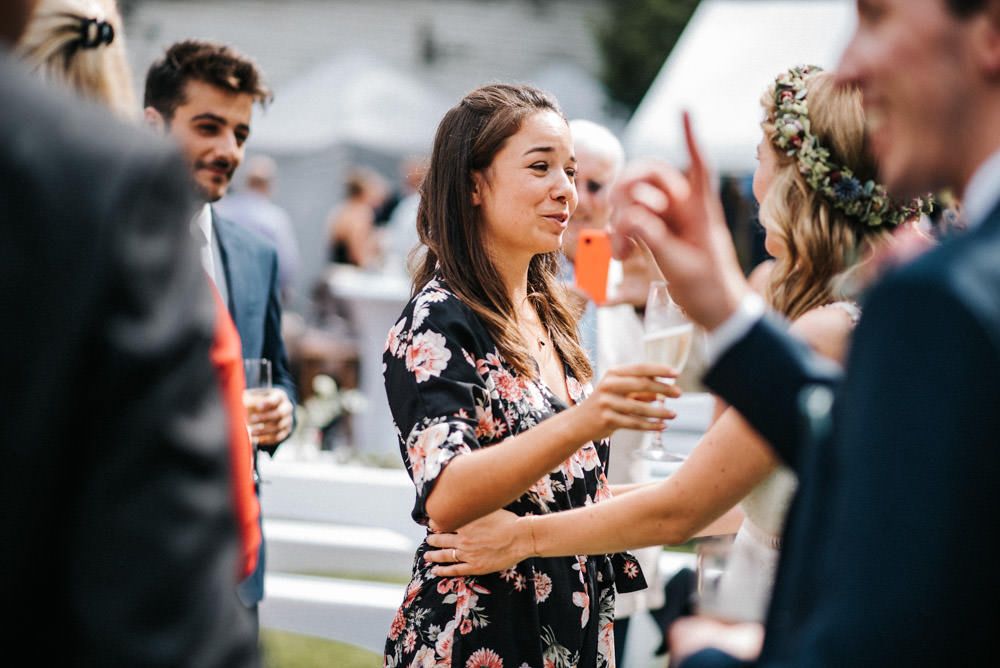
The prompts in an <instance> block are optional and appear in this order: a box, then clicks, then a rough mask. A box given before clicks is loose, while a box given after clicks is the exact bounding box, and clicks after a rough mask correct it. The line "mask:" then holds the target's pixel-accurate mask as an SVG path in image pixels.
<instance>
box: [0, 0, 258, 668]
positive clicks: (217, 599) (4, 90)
mask: <svg viewBox="0 0 1000 668" xmlns="http://www.w3.org/2000/svg"><path fill="white" fill-rule="evenodd" d="M32 5H33V3H31V2H23V1H17V0H9V1H7V2H3V3H0V100H3V104H0V201H2V202H3V203H4V204H3V206H2V209H0V210H2V213H0V254H2V255H3V261H2V262H0V305H2V309H0V310H2V312H3V315H4V317H3V319H2V321H0V342H2V345H3V349H4V350H5V351H6V353H7V355H8V358H7V361H6V365H5V368H6V371H7V372H8V373H9V374H10V378H11V379H13V378H16V379H17V382H7V383H4V384H3V387H2V389H0V402H2V405H3V406H4V410H5V414H6V415H8V416H11V419H8V420H4V421H3V425H2V426H0V436H2V438H0V449H2V454H3V458H4V466H3V472H2V473H0V503H2V505H3V507H4V508H5V515H4V526H5V530H6V531H7V532H9V536H10V537H11V539H10V540H5V541H4V542H3V547H2V548H0V571H2V573H3V579H2V584H0V598H2V600H3V601H4V603H5V604H6V605H7V606H9V608H10V610H12V611H16V614H12V615H9V618H8V619H7V620H6V621H5V623H4V627H5V630H6V632H7V633H8V635H9V637H10V638H12V639H16V642H17V643H18V644H22V643H23V646H24V647H25V648H31V651H34V652H36V653H39V654H40V655H44V661H45V662H47V663H51V664H53V665H60V666H71V665H93V666H177V667H181V666H191V665H202V666H220V667H221V666H232V667H237V666H248V665H255V664H256V661H257V659H256V648H255V645H254V642H253V635H252V626H251V622H250V619H249V615H248V614H247V611H246V610H245V609H243V607H242V606H241V605H240V604H239V603H238V602H237V601H236V599H235V597H234V595H233V582H234V573H233V570H234V565H235V564H236V563H237V549H238V541H237V535H236V528H235V527H236V523H235V519H234V516H233V509H232V497H231V494H232V488H231V485H230V483H231V478H230V469H229V467H230V449H229V446H228V442H227V437H226V425H225V414H224V412H223V410H222V406H221V404H220V401H219V391H218V386H217V378H216V376H215V374H214V373H213V370H212V367H211V366H210V364H209V362H208V355H209V347H210V345H211V341H212V334H213V308H212V301H211V296H210V294H209V289H208V286H207V285H206V282H205V279H204V277H203V276H202V275H201V270H200V268H199V267H198V262H197V259H196V257H197V256H196V253H195V249H194V245H193V243H192V240H191V237H190V235H189V233H188V229H187V225H186V222H187V220H188V218H189V217H190V215H191V212H192V211H193V210H194V208H195V203H194V202H193V200H192V198H191V195H190V187H189V185H188V183H187V180H186V178H184V171H183V166H182V163H181V161H180V160H179V158H178V157H177V156H176V149H172V148H171V147H169V146H167V145H166V144H165V143H164V142H161V141H158V140H156V139H155V138H151V137H150V136H149V135H148V133H145V132H141V131H139V130H138V129H136V128H135V127H131V126H129V125H128V124H126V123H123V122H121V121H120V120H115V119H114V116H113V115H111V114H108V112H107V110H106V109H105V108H96V107H93V106H91V105H90V104H88V103H85V102H84V103H81V101H80V99H79V97H77V96H74V95H71V94H70V93H69V92H68V91H60V90H53V89H52V87H48V90H46V89H45V88H44V87H42V86H40V85H39V84H38V82H37V80H36V79H35V78H33V77H31V76H30V75H29V74H27V73H26V72H25V71H24V66H23V65H22V64H21V63H19V62H16V61H15V60H14V59H13V58H12V57H11V56H10V55H9V54H8V49H9V48H11V47H12V46H13V44H14V43H15V42H16V40H17V39H18V38H19V37H20V36H21V33H22V30H23V28H24V25H25V21H26V20H27V18H28V17H29V16H30V12H31V9H32ZM83 16H85V17H87V22H86V24H84V23H83V22H79V21H78V23H77V30H76V33H75V34H76V35H77V39H78V40H80V42H81V44H79V45H78V48H81V49H82V48H91V47H84V46H83V42H84V40H86V43H88V44H89V43H91V42H92V41H93V40H92V39H90V37H92V36H93V35H94V34H95V33H93V32H91V30H92V28H91V26H92V24H91V23H89V19H90V18H94V19H95V20H96V23H97V25H96V26H94V27H95V28H96V29H97V34H105V35H106V34H107V32H106V30H107V29H105V28H103V23H104V22H105V21H108V19H109V18H110V14H108V15H103V16H102V15H100V14H90V13H87V14H84V15H83ZM108 25H109V26H110V25H111V23H108ZM111 29H112V30H113V28H111ZM88 36H90V37H88ZM112 43H113V42H112ZM101 44H102V45H103V44H104V42H101ZM93 48H99V47H96V46H95V47H93ZM88 55H89V54H88ZM39 605H42V606H43V609H44V614H42V615H41V617H39V616H38V615H33V614H27V613H26V612H25V611H30V610H37V609H38V606H39Z"/></svg>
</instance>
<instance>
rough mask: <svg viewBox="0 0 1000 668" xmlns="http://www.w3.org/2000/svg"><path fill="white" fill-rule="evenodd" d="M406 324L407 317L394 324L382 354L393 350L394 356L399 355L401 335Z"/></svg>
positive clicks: (386, 338)
mask: <svg viewBox="0 0 1000 668" xmlns="http://www.w3.org/2000/svg"><path fill="white" fill-rule="evenodd" d="M404 325H406V318H401V319H400V321H399V322H397V323H396V324H395V325H393V326H392V329H390V330H389V334H388V335H387V336H386V337H385V347H383V348H382V354H383V355H384V354H385V351H386V350H388V351H390V352H392V356H393V357H397V356H398V353H399V343H400V335H401V334H402V333H403V327H404Z"/></svg>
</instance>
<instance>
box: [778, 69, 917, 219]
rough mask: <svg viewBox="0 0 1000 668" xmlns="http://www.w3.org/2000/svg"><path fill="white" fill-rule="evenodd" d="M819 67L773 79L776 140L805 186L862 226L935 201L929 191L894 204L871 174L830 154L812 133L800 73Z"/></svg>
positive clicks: (911, 212) (906, 214)
mask: <svg viewBox="0 0 1000 668" xmlns="http://www.w3.org/2000/svg"><path fill="white" fill-rule="evenodd" d="M821 70H822V68H819V67H816V66H815V65H803V66H801V67H794V68H792V69H790V70H788V71H787V72H783V73H782V74H780V75H779V76H778V78H777V79H776V80H775V86H774V106H775V119H774V126H775V129H776V130H777V133H776V135H775V137H774V144H775V146H776V147H777V148H778V149H779V150H781V151H784V152H785V153H786V154H787V155H789V156H794V157H795V159H796V161H797V162H798V166H799V173H800V174H802V176H803V177H804V178H805V180H806V182H807V183H808V184H809V186H810V187H812V188H813V189H814V190H816V191H817V192H819V193H821V194H822V195H823V196H824V197H826V199H827V200H828V201H829V202H830V204H832V205H833V206H834V207H835V208H836V209H839V210H840V211H841V212H843V213H844V214H846V215H847V216H849V217H851V218H854V219H855V220H857V221H859V222H860V223H861V224H862V225H864V226H866V227H878V226H880V225H888V226H889V227H894V226H896V225H898V224H899V223H901V222H903V221H905V220H908V219H911V218H914V217H916V216H917V215H919V214H921V213H930V212H931V210H932V209H933V205H934V200H933V198H932V197H931V196H929V195H928V196H925V197H918V198H916V199H913V200H911V201H910V202H908V203H906V204H898V203H896V202H894V201H893V200H892V198H890V197H889V194H888V193H887V192H886V189H885V186H883V185H881V184H879V183H876V182H875V181H873V180H871V179H869V180H868V181H866V182H864V183H861V181H859V180H858V178H857V177H856V176H854V172H852V171H851V170H850V169H849V168H848V167H844V166H841V165H837V164H835V163H833V162H832V161H831V160H830V151H829V149H827V148H826V147H824V146H823V145H822V144H820V143H819V139H818V138H817V137H816V136H815V135H814V134H812V131H811V129H810V122H809V107H808V105H807V104H806V93H807V91H806V82H805V80H804V77H805V76H806V75H807V74H810V73H813V72H819V71H821Z"/></svg>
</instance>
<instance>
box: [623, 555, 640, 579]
mask: <svg viewBox="0 0 1000 668" xmlns="http://www.w3.org/2000/svg"><path fill="white" fill-rule="evenodd" d="M623 568H624V571H625V575H627V576H628V577H629V579H630V580H634V579H636V578H637V577H639V564H637V563H635V562H634V561H632V560H631V559H629V560H628V561H626V562H625V566H624V567H623Z"/></svg>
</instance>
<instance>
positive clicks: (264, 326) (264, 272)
mask: <svg viewBox="0 0 1000 668" xmlns="http://www.w3.org/2000/svg"><path fill="white" fill-rule="evenodd" d="M212 228H213V230H214V231H215V238H216V241H218V244H219V254H220V255H221V256H222V265H223V270H224V271H225V274H226V284H227V285H228V287H229V314H230V315H231V316H232V317H233V322H234V323H235V324H236V331H238V332H239V333H240V341H241V343H242V345H243V357H245V358H257V357H266V358H267V359H269V360H271V365H272V368H271V372H272V383H273V385H274V386H275V387H280V388H281V389H283V390H284V391H285V393H286V394H288V398H289V400H290V401H291V402H292V403H293V404H294V403H295V381H294V379H293V378H292V374H291V371H290V370H289V364H288V353H286V352H285V342H284V340H283V339H282V337H281V297H280V293H279V288H278V253H277V251H276V250H275V249H274V246H273V245H272V244H271V243H270V242H269V241H267V240H266V239H265V238H264V237H262V236H260V235H259V234H257V233H256V232H254V231H252V230H248V229H246V228H245V227H241V226H240V225H237V224H236V223H234V222H232V221H230V220H226V219H225V218H221V217H219V216H218V215H216V214H215V211H214V210H213V211H212ZM277 447H278V446H277V445H273V446H267V447H263V448H262V449H263V450H266V451H267V452H268V453H270V454H274V451H275V450H276V449H277Z"/></svg>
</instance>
